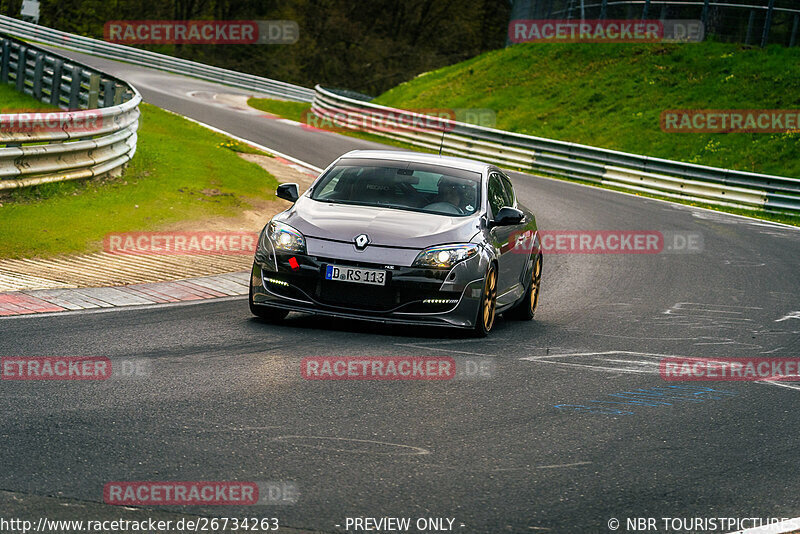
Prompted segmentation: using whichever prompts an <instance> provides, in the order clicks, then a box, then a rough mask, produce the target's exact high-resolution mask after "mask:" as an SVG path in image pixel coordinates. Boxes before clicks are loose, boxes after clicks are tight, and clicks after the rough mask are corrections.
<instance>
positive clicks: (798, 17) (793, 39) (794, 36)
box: [789, 15, 800, 47]
mask: <svg viewBox="0 0 800 534" xmlns="http://www.w3.org/2000/svg"><path fill="white" fill-rule="evenodd" d="M798 26H800V15H795V16H794V25H793V26H792V36H791V37H790V38H789V46H790V47H792V46H794V45H795V44H796V43H797V27H798Z"/></svg>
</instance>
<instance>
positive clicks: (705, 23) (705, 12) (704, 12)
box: [700, 0, 709, 33]
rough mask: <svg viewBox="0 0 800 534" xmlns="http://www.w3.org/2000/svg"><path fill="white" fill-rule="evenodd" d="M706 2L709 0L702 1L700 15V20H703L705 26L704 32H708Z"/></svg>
mask: <svg viewBox="0 0 800 534" xmlns="http://www.w3.org/2000/svg"><path fill="white" fill-rule="evenodd" d="M708 2H709V0H705V1H704V2H703V13H702V14H701V15H700V20H702V21H703V27H705V29H706V33H708Z"/></svg>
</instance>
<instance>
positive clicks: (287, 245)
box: [267, 221, 306, 254]
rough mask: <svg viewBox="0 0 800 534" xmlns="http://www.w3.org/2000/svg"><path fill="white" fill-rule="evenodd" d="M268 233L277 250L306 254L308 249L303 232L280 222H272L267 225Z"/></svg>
mask: <svg viewBox="0 0 800 534" xmlns="http://www.w3.org/2000/svg"><path fill="white" fill-rule="evenodd" d="M267 235H268V236H269V240H270V241H271V242H272V246H274V247H275V250H283V251H285V252H297V253H301V254H304V253H305V251H306V239H305V238H304V237H303V234H301V233H300V232H298V231H297V230H295V229H294V228H292V227H291V226H289V225H288V224H283V223H280V222H274V221H273V222H270V223H269V226H267Z"/></svg>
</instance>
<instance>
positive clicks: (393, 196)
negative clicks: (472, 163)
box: [311, 160, 481, 217]
mask: <svg viewBox="0 0 800 534" xmlns="http://www.w3.org/2000/svg"><path fill="white" fill-rule="evenodd" d="M480 183H481V175H480V173H477V172H470V171H463V170H460V169H451V168H449V167H442V166H438V165H425V164H413V163H412V164H409V163H405V162H394V161H386V162H384V161H375V160H369V161H365V160H360V161H355V160H342V161H340V162H339V163H338V164H337V165H336V166H334V167H332V168H331V169H330V170H328V172H327V173H326V174H325V175H324V176H323V177H322V178H321V179H320V181H319V182H318V183H317V184H316V185H315V186H314V190H313V192H312V195H311V198H312V199H314V200H319V201H323V202H335V203H341V204H357V205H361V206H375V207H381V208H394V209H404V210H412V211H421V212H425V213H435V214H439V215H449V216H452V217H466V216H468V215H472V214H474V213H475V212H476V211H478V206H479V202H480Z"/></svg>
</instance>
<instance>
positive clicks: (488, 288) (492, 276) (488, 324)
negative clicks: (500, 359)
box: [473, 264, 497, 337]
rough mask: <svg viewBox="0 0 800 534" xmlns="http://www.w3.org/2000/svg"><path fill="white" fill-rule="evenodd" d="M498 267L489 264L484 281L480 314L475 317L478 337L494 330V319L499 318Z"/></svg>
mask: <svg viewBox="0 0 800 534" xmlns="http://www.w3.org/2000/svg"><path fill="white" fill-rule="evenodd" d="M496 310H497V268H495V266H494V264H492V265H490V266H489V270H487V271H486V277H485V278H484V283H483V293H481V304H480V307H479V308H478V316H477V317H476V318H475V328H474V329H473V333H474V335H475V336H477V337H486V336H488V335H489V332H491V331H492V327H493V326H494V321H495V319H496V318H497V313H496Z"/></svg>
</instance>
